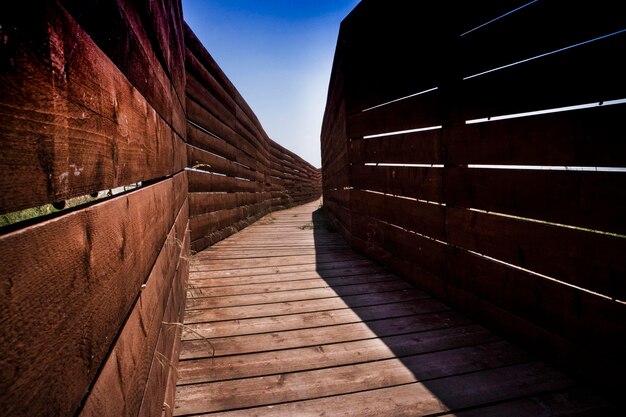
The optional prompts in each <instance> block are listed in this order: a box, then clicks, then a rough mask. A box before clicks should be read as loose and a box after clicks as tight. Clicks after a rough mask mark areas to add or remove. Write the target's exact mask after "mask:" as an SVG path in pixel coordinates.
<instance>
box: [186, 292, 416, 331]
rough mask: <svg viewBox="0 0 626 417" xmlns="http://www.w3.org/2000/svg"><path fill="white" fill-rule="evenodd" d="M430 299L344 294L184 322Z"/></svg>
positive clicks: (200, 315)
mask: <svg viewBox="0 0 626 417" xmlns="http://www.w3.org/2000/svg"><path fill="white" fill-rule="evenodd" d="M424 298H428V297H427V296H426V295H425V294H424V293H423V292H421V291H418V290H416V289H401V290H396V291H387V292H383V293H370V294H357V295H345V296H342V297H338V296H337V297H328V298H317V299H311V300H300V301H285V302H273V303H269V304H256V305H248V306H235V307H226V308H208V309H204V310H188V311H187V312H186V314H185V323H201V322H212V321H223V320H242V319H246V318H255V317H269V316H281V315H283V314H298V313H311V312H315V311H322V310H325V309H326V310H332V309H336V308H343V307H345V306H346V305H349V306H351V307H363V306H370V305H372V306H373V305H378V304H381V303H382V304H384V303H392V302H404V301H414V300H421V299H424Z"/></svg>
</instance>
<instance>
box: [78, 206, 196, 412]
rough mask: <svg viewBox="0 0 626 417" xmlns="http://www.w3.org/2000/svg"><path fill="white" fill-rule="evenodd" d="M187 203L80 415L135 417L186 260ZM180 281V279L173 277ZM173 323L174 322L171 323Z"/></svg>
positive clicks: (180, 212) (181, 210)
mask: <svg viewBox="0 0 626 417" xmlns="http://www.w3.org/2000/svg"><path fill="white" fill-rule="evenodd" d="M188 209H189V207H188V203H187V202H185V204H183V206H182V207H181V209H180V211H179V213H178V216H177V219H176V222H175V223H174V225H173V226H172V228H171V230H170V232H169V234H168V236H167V239H166V241H165V243H164V244H163V247H162V248H161V252H160V253H159V256H158V257H157V260H156V262H155V263H154V267H153V268H152V271H151V272H150V275H149V276H148V278H147V279H146V282H145V284H144V285H145V287H142V290H141V293H140V295H139V297H138V299H137V301H136V302H135V304H134V306H133V309H132V312H131V313H130V316H129V317H128V319H127V320H126V323H125V324H124V327H123V328H122V330H121V332H120V335H119V337H118V338H117V341H116V343H115V345H114V346H113V349H112V351H111V353H110V354H109V357H108V358H107V360H106V362H105V363H104V366H103V368H102V370H101V371H100V375H99V377H98V379H97V381H96V383H95V384H94V386H93V388H92V389H91V390H90V392H89V394H88V397H87V398H86V400H85V405H84V406H83V409H82V411H81V413H80V415H81V416H102V415H116V416H136V415H137V413H138V412H139V408H140V406H141V402H142V400H143V395H144V389H145V387H146V383H147V382H148V372H149V370H150V365H151V363H152V360H153V356H154V352H155V348H156V344H157V339H158V337H159V330H160V328H161V327H162V326H163V324H162V322H163V321H164V313H165V308H166V304H167V299H164V297H163V294H169V293H170V290H171V289H172V288H173V284H174V281H175V278H176V276H177V274H179V272H177V271H178V270H179V269H180V268H181V265H180V264H181V260H182V258H184V257H186V256H188V251H187V252H185V251H184V249H185V245H187V246H188V238H187V237H186V235H187V227H188V221H189V220H188ZM177 279H180V278H177ZM175 321H176V320H175Z"/></svg>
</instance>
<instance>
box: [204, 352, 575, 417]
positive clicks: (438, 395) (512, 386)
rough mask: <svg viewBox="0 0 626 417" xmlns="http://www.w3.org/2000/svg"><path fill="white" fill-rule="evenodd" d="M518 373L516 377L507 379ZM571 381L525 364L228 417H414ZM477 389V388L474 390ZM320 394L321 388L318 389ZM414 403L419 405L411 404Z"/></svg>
mask: <svg viewBox="0 0 626 417" xmlns="http://www.w3.org/2000/svg"><path fill="white" fill-rule="evenodd" d="M511 370H515V371H517V372H516V374H517V375H518V377H517V378H512V377H511V373H510V371H511ZM571 385H572V383H571V381H570V380H568V379H567V378H565V377H564V376H563V375H561V374H559V373H557V372H555V371H551V370H549V369H547V368H546V366H545V365H542V364H538V363H528V364H521V365H513V366H509V367H504V368H499V369H498V368H496V369H491V370H488V371H483V372H474V373H468V374H465V375H457V376H451V377H447V378H446V377H444V378H441V379H437V380H433V381H428V382H423V383H420V382H414V383H408V384H403V385H397V386H394V387H385V388H379V389H376V390H367V391H362V392H357V393H351V394H347V395H342V396H330V397H327V398H323V397H322V398H317V399H311V400H308V401H296V402H290V403H284V404H279V405H272V406H268V407H263V408H261V407H259V408H255V409H246V410H238V411H236V412H231V413H229V414H222V413H216V414H215V415H218V416H219V415H229V416H244V415H245V416H269V415H272V416H290V415H299V414H300V415H301V414H303V413H307V412H308V413H315V414H320V413H322V412H324V410H333V412H334V413H337V414H339V415H345V416H372V417H373V416H380V415H393V413H396V414H398V413H402V414H401V415H407V416H419V415H428V414H435V413H441V412H445V411H451V410H456V409H463V408H469V407H477V406H480V405H483V404H490V403H493V402H497V401H503V400H508V399H514V398H519V397H525V396H531V395H534V394H537V393H540V392H542V391H549V390H557V389H563V388H568V387H570V386H571ZM476 387H480V388H481V389H480V390H477V389H476ZM319 389H320V390H321V389H323V387H320V388H319ZM416 398H419V401H416Z"/></svg>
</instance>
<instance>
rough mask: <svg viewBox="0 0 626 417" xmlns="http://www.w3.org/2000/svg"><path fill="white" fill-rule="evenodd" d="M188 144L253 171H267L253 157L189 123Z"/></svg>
mask: <svg viewBox="0 0 626 417" xmlns="http://www.w3.org/2000/svg"><path fill="white" fill-rule="evenodd" d="M187 142H188V143H189V144H191V145H193V146H196V147H198V148H200V149H204V150H205V151H209V152H212V153H214V154H216V155H219V156H223V157H224V158H226V159H229V160H231V161H236V162H238V163H240V164H242V165H244V166H246V167H248V168H250V169H252V170H260V171H261V172H264V170H265V167H264V166H263V165H261V164H260V163H259V162H257V161H256V160H255V159H254V158H252V157H251V156H249V155H247V154H245V153H243V152H240V151H239V150H238V149H237V148H236V147H234V146H233V145H231V144H229V143H228V142H226V141H224V140H222V139H219V138H217V137H215V136H212V135H210V134H208V133H207V132H205V131H203V130H202V129H201V128H199V127H198V126H194V125H193V124H192V123H190V122H189V121H188V122H187Z"/></svg>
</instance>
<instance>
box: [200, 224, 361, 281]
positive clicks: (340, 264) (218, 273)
mask: <svg viewBox="0 0 626 417" xmlns="http://www.w3.org/2000/svg"><path fill="white" fill-rule="evenodd" d="M238 237H241V233H239V234H238V235H236V236H233V237H232V238H231V239H229V240H228V241H229V242H233V241H234V238H238ZM222 243H224V242H222ZM222 243H220V244H222ZM248 243H250V241H248ZM262 244H263V243H261V245H262ZM368 263H369V261H368V260H366V259H364V258H361V259H357V260H353V259H348V260H345V261H339V260H338V261H337V262H329V263H319V264H318V263H316V262H315V261H308V262H307V261H305V262H301V263H295V264H291V265H289V264H286V265H270V266H268V265H265V266H256V267H254V266H253V267H248V268H245V267H244V268H236V269H230V270H227V269H222V270H220V269H217V270H216V269H210V268H206V267H205V266H204V265H203V262H202V261H201V260H200V259H199V258H197V257H194V262H192V264H191V266H190V268H191V272H192V274H193V276H194V277H200V278H202V279H207V278H224V277H233V278H234V277H255V276H257V275H267V274H270V275H271V274H274V273H277V274H278V273H299V272H302V271H320V273H326V272H325V271H333V270H337V269H344V268H350V267H359V266H361V265H363V264H368ZM251 279H252V278H251Z"/></svg>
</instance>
